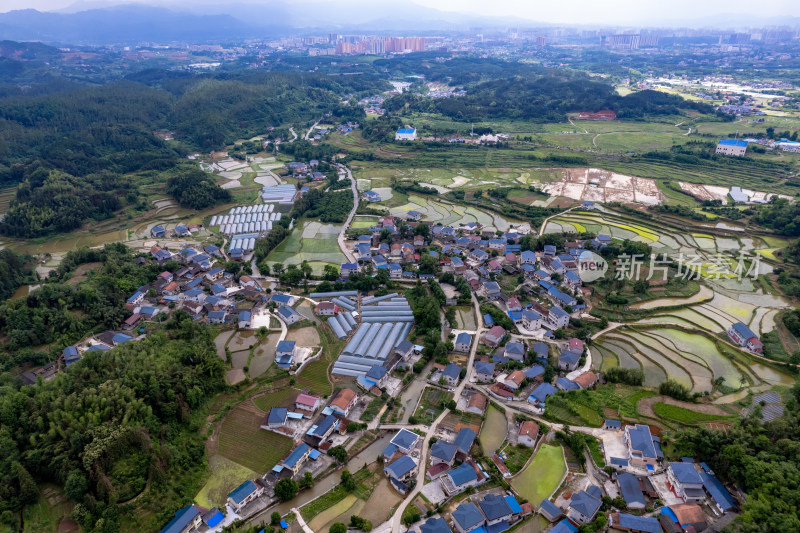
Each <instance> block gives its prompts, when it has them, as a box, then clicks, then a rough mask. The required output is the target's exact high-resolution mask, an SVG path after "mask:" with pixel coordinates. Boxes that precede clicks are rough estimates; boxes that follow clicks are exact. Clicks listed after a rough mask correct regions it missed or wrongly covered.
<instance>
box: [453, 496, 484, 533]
mask: <svg viewBox="0 0 800 533" xmlns="http://www.w3.org/2000/svg"><path fill="white" fill-rule="evenodd" d="M452 516H453V526H455V529H456V531H458V533H469V532H470V531H474V530H476V529H478V528H481V529H484V528H483V527H482V526H483V524H484V522H485V521H486V519H485V518H484V516H483V514H482V513H481V512H480V510H479V509H478V507H477V506H476V505H475V504H474V503H472V502H465V503H462V504H461V505H459V506H458V507H456V510H455V511H453V515H452Z"/></svg>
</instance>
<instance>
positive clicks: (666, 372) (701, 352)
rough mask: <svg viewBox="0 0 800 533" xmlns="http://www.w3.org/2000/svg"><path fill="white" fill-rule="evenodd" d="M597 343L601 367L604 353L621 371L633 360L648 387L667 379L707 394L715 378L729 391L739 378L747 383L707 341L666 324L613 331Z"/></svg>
mask: <svg viewBox="0 0 800 533" xmlns="http://www.w3.org/2000/svg"><path fill="white" fill-rule="evenodd" d="M597 344H598V345H599V346H600V349H601V350H602V352H601V353H602V357H603V358H602V364H605V360H606V356H607V352H611V353H613V354H614V355H615V356H616V357H617V358H618V360H619V361H620V366H623V367H624V368H636V366H634V363H633V362H632V361H635V362H636V364H638V365H639V366H640V367H641V368H642V370H643V372H644V377H645V380H644V384H645V386H648V387H657V386H658V385H659V384H660V383H662V382H664V381H666V379H667V377H670V378H672V379H674V380H676V381H678V382H679V383H681V384H683V385H685V386H687V387H689V388H690V389H691V390H692V391H693V392H706V391H711V389H712V382H713V381H714V380H715V379H717V378H724V383H725V384H726V385H727V386H728V387H733V388H738V387H739V386H740V384H741V383H742V379H744V382H745V383H746V382H747V377H746V376H744V374H743V373H742V372H741V371H740V370H739V369H738V367H737V366H736V365H734V364H733V363H732V362H731V360H730V359H728V358H727V357H726V356H725V355H723V354H721V353H720V352H719V351H718V350H717V348H716V346H715V345H714V343H713V342H712V341H711V340H709V339H707V338H706V337H704V336H702V335H700V334H698V333H688V332H684V331H680V330H677V329H675V328H671V327H669V326H667V325H665V326H664V327H661V328H657V329H649V330H640V331H638V330H630V329H617V330H614V331H611V332H609V333H607V334H605V335H603V336H602V337H601V338H600V339H598V341H597ZM608 357H610V355H608Z"/></svg>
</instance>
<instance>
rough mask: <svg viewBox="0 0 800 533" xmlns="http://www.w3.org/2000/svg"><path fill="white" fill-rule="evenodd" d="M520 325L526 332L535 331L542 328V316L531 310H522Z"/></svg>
mask: <svg viewBox="0 0 800 533" xmlns="http://www.w3.org/2000/svg"><path fill="white" fill-rule="evenodd" d="M522 325H523V326H524V327H525V329H527V330H530V331H532V330H537V329H539V328H541V327H542V316H541V315H540V314H539V313H537V312H536V311H534V310H533V309H523V310H522Z"/></svg>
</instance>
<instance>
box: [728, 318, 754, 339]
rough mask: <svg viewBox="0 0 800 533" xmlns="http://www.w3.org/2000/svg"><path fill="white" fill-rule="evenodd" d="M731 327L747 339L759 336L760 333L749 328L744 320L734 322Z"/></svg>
mask: <svg viewBox="0 0 800 533" xmlns="http://www.w3.org/2000/svg"><path fill="white" fill-rule="evenodd" d="M731 327H732V328H733V329H734V331H736V333H738V334H739V335H740V336H741V337H742V338H743V339H745V340H747V339H750V338H753V337H756V338H758V335H756V334H755V333H753V330H752V329H750V328H748V327H747V326H746V325H745V324H743V323H742V322H737V323H735V324H733V325H732V326H731Z"/></svg>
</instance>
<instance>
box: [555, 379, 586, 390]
mask: <svg viewBox="0 0 800 533" xmlns="http://www.w3.org/2000/svg"><path fill="white" fill-rule="evenodd" d="M556 387H558V388H560V389H562V390H565V391H573V390H578V389H580V386H579V385H578V384H577V383H575V382H574V381H572V380H570V379H567V378H565V377H560V378H558V379H557V380H556Z"/></svg>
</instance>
